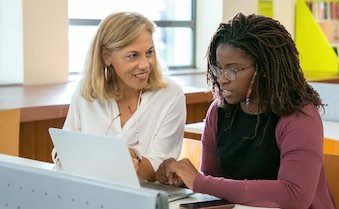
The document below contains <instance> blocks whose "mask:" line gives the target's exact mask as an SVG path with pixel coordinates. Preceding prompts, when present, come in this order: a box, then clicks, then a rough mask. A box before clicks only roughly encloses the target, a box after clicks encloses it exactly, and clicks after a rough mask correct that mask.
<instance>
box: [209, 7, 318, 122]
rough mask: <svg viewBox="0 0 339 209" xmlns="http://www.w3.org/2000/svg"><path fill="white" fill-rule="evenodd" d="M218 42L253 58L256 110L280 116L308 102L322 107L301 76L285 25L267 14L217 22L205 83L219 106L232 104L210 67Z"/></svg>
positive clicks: (237, 16)
mask: <svg viewBox="0 0 339 209" xmlns="http://www.w3.org/2000/svg"><path fill="white" fill-rule="evenodd" d="M220 44H227V45H230V46H232V47H235V48H239V49H241V50H243V51H244V52H245V53H247V54H248V55H250V56H251V57H252V58H253V60H254V61H255V63H256V71H257V76H256V80H255V82H254V84H253V89H254V90H255V91H256V95H257V100H258V106H259V108H260V109H259V110H265V112H272V113H274V114H276V115H278V116H282V115H288V114H290V113H294V112H301V109H302V107H303V106H304V105H306V104H308V103H313V104H314V105H315V106H316V107H317V108H318V109H320V108H322V109H324V104H323V103H322V101H321V98H320V96H319V94H318V93H317V91H315V90H314V89H313V88H312V87H311V86H310V85H309V84H308V83H307V81H306V79H305V77H304V74H303V72H302V69H301V67H300V63H299V52H298V50H297V48H296V47H295V44H294V41H293V39H292V37H291V35H290V34H289V33H288V31H287V30H286V29H285V27H284V26H283V25H281V24H280V23H279V22H278V21H276V20H274V19H272V18H269V17H265V16H260V15H255V14H252V15H248V16H245V15H243V14H242V13H238V14H237V15H236V16H235V17H234V18H233V19H232V20H230V21H229V22H228V23H221V24H220V25H219V27H218V29H217V31H216V32H215V34H214V35H213V37H212V39H211V43H210V45H209V47H208V51H207V61H208V62H207V69H208V70H207V83H208V84H209V86H210V87H211V90H212V93H213V94H214V95H215V97H216V98H218V99H219V106H220V107H223V108H227V106H231V105H230V104H228V103H227V101H226V100H225V99H224V98H223V96H222V90H221V88H220V84H219V82H218V81H217V77H216V76H214V74H213V73H212V71H211V70H210V66H211V65H215V64H216V50H217V47H218V46H219V45H220Z"/></svg>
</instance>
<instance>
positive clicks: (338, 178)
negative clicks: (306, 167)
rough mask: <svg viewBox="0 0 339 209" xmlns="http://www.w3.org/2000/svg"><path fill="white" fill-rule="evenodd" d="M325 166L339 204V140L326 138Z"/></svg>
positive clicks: (335, 198)
mask: <svg viewBox="0 0 339 209" xmlns="http://www.w3.org/2000/svg"><path fill="white" fill-rule="evenodd" d="M324 168H325V173H326V177H327V180H328V182H329V184H330V187H331V190H332V192H333V196H334V200H335V203H336V205H337V207H338V206H339V175H338V173H339V140H334V139H327V138H325V139H324Z"/></svg>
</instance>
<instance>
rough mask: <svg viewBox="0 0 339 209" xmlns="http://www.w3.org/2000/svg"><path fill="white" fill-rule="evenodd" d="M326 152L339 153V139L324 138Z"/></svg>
mask: <svg viewBox="0 0 339 209" xmlns="http://www.w3.org/2000/svg"><path fill="white" fill-rule="evenodd" d="M324 154H330V155H339V139H338V140H335V139H328V138H325V139H324Z"/></svg>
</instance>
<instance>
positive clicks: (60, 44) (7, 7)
mask: <svg viewBox="0 0 339 209" xmlns="http://www.w3.org/2000/svg"><path fill="white" fill-rule="evenodd" d="M67 33H68V17H67V0H57V1H56V0H43V1H42V0H0V46H1V47H0V57H1V61H0V82H1V81H6V82H7V83H23V84H24V85H37V84H53V83H64V82H67V81H68V40H67V37H68V34H67ZM2 83H4V82H2Z"/></svg>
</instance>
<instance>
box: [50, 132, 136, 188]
mask: <svg viewBox="0 0 339 209" xmlns="http://www.w3.org/2000/svg"><path fill="white" fill-rule="evenodd" d="M49 133H50V136H51V138H52V141H53V144H54V147H55V149H56V151H57V153H58V157H59V160H60V163H61V166H62V170H63V171H64V172H68V173H71V174H75V175H80V176H85V177H90V178H95V179H98V180H105V181H109V182H113V183H115V184H122V185H128V186H132V187H137V188H140V184H139V180H138V177H137V174H136V172H135V169H134V166H133V162H132V159H131V157H130V155H129V151H128V146H127V144H126V143H125V142H124V141H123V140H122V139H121V138H120V137H118V136H106V135H96V134H88V133H82V132H76V131H69V130H62V129H57V128H49Z"/></svg>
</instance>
